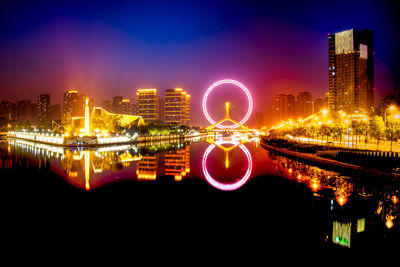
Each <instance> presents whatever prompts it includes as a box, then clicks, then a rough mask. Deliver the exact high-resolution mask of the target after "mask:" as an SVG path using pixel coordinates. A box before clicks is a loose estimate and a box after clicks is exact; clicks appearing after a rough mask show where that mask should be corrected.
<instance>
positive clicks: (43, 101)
mask: <svg viewBox="0 0 400 267" xmlns="http://www.w3.org/2000/svg"><path fill="white" fill-rule="evenodd" d="M37 104H38V120H39V122H41V121H46V120H49V119H50V118H49V115H50V95H49V94H41V95H39V96H38V99H37Z"/></svg>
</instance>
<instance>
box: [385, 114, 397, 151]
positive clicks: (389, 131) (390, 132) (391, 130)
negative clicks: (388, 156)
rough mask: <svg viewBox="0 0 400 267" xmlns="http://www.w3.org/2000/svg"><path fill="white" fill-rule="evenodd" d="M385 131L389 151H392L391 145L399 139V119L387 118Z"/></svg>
mask: <svg viewBox="0 0 400 267" xmlns="http://www.w3.org/2000/svg"><path fill="white" fill-rule="evenodd" d="M386 125H387V127H386V129H385V135H386V139H387V140H390V151H392V144H393V141H397V139H399V133H400V122H399V119H396V118H395V116H389V117H388V118H387V119H386Z"/></svg>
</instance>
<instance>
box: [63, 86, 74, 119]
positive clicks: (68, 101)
mask: <svg viewBox="0 0 400 267" xmlns="http://www.w3.org/2000/svg"><path fill="white" fill-rule="evenodd" d="M77 101H78V91H75V90H69V91H67V92H65V93H64V107H63V115H64V116H67V115H70V116H71V117H73V116H75V113H76V112H74V107H75V103H76V102H77Z"/></svg>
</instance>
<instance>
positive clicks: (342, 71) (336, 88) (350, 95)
mask: <svg viewBox="0 0 400 267" xmlns="http://www.w3.org/2000/svg"><path fill="white" fill-rule="evenodd" d="M328 48H329V49H328V51H329V97H328V107H329V110H330V111H331V112H338V111H339V110H343V111H345V112H347V113H353V112H354V111H356V110H358V111H360V112H371V111H372V110H373V107H374V90H375V89H374V44H373V33H372V31H370V30H362V31H358V30H355V29H350V30H346V31H342V32H338V33H336V34H330V35H329V37H328Z"/></svg>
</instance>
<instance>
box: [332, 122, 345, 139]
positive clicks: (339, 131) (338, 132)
mask: <svg viewBox="0 0 400 267" xmlns="http://www.w3.org/2000/svg"><path fill="white" fill-rule="evenodd" d="M345 131H346V126H345V125H344V124H343V123H335V125H334V126H333V134H334V135H335V137H336V139H337V138H339V142H340V144H341V143H342V137H343V134H344V133H345Z"/></svg>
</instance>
